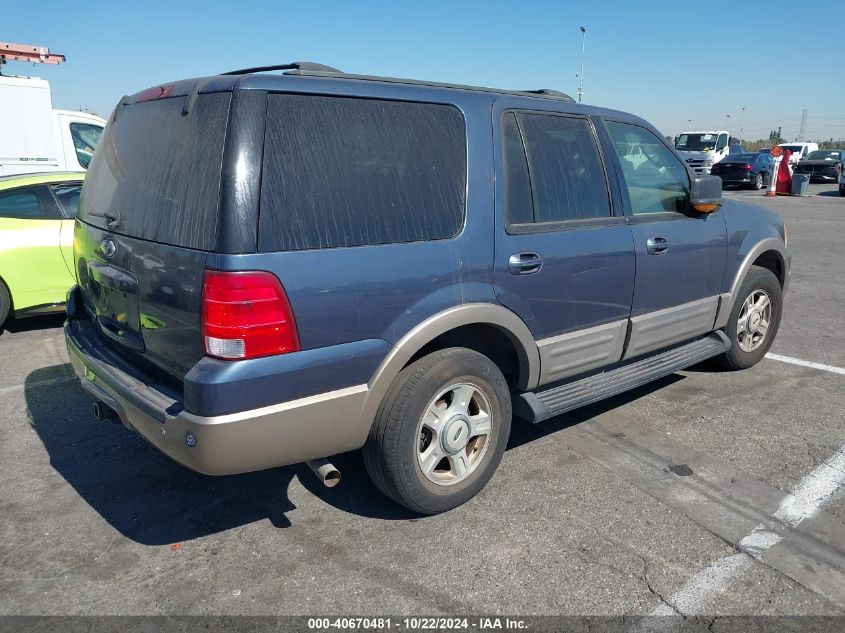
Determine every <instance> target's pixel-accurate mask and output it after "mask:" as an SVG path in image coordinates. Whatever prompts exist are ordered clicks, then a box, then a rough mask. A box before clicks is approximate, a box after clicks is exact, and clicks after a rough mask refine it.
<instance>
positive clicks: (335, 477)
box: [305, 459, 340, 488]
mask: <svg viewBox="0 0 845 633" xmlns="http://www.w3.org/2000/svg"><path fill="white" fill-rule="evenodd" d="M305 463H306V464H307V466H308V468H310V469H311V471H312V472H313V473H314V474H315V475H317V479H319V480H320V481H322V482H323V485H324V486H326V488H334V487H335V486H336V485H338V484H339V483H340V471H339V470H338V469H337V468H335V467H334V464H332V463H331V462H330V461H329V460H327V459H312V460H310V461H307V462H305Z"/></svg>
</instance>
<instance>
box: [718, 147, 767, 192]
mask: <svg viewBox="0 0 845 633" xmlns="http://www.w3.org/2000/svg"><path fill="white" fill-rule="evenodd" d="M773 165H774V161H773V160H772V157H771V156H770V155H769V154H760V153H754V154H751V153H747V154H734V155H733V156H728V157H727V158H726V159H725V160H723V161H722V162H721V163H716V164H715V165H713V170H712V171H711V172H710V173H712V174H713V175H714V176H719V178H721V179H722V184H724V185H732V186H739V187H743V186H744V187H751V188H752V189H762V188H763V187H764V186H766V185H768V184H769V180H770V179H771V177H772V173H773Z"/></svg>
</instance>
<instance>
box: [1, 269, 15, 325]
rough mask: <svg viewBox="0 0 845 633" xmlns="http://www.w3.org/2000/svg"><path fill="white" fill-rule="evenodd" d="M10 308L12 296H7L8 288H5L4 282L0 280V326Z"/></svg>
mask: <svg viewBox="0 0 845 633" xmlns="http://www.w3.org/2000/svg"><path fill="white" fill-rule="evenodd" d="M11 309H12V298H11V297H10V296H9V289H8V288H6V284H4V283H3V281H2V280H0V328H2V327H3V324H4V323H5V322H6V318H7V317H8V316H9V312H10V311H11Z"/></svg>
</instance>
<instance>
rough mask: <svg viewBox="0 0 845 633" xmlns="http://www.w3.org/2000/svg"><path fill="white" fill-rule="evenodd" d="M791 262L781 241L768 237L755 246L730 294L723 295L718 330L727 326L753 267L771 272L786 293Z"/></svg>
mask: <svg viewBox="0 0 845 633" xmlns="http://www.w3.org/2000/svg"><path fill="white" fill-rule="evenodd" d="M789 262H790V257H789V253H788V251H787V250H786V246H785V245H784V243H783V242H782V241H781V240H780V239H778V238H775V237H767V238H764V239H762V240H760V241H758V242H757V243H756V244H754V246H753V247H752V248H751V249H750V250H749V251H748V253H746V255H745V257H744V258H743V260H742V263H741V264H740V266H739V268H738V269H737V271H736V274H735V275H734V277H733V282H732V283H731V286H730V288H729V290H728V292H727V293H724V294H723V295H722V300H721V302H720V305H719V311H718V313H717V315H716V324H715V325H716V329H721V328H723V327H725V325H726V324H727V322H728V317H729V316H730V314H731V311H732V310H733V307H734V304H735V303H736V300H737V295H738V294H739V289H740V287H741V286H742V282H744V281H745V277H746V276H747V275H748V271H749V270H751V267H752V266H761V267H763V268H767V269H768V270H771V271H772V273H774V275H775V276H776V277H777V278H778V281H779V282H780V286H781V289H782V290H783V291H784V292H786V288H787V285H788V283H789Z"/></svg>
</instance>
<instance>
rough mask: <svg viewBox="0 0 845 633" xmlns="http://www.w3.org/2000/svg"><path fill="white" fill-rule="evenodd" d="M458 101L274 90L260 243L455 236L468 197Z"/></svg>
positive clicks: (340, 243) (294, 246) (308, 245)
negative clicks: (317, 94) (327, 95)
mask: <svg viewBox="0 0 845 633" xmlns="http://www.w3.org/2000/svg"><path fill="white" fill-rule="evenodd" d="M466 172H467V163H466V131H465V124H464V118H463V115H462V113H461V112H460V110H458V109H457V108H455V107H453V106H449V105H441V104H431V103H411V102H398V101H384V100H377V99H357V98H344V97H324V96H306V95H288V94H270V95H269V96H268V104H267V128H266V133H265V145H264V165H263V169H262V178H261V203H260V215H259V234H258V245H259V250H261V251H279V250H285V251H291V250H303V249H315V248H332V247H344V246H362V245H371V244H388V243H396V242H416V241H422V240H438V239H447V238H450V237H453V236H455V235H457V234H458V233H459V232H460V230H461V227H462V226H463V222H464V215H465V207H466V178H467V175H466Z"/></svg>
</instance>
